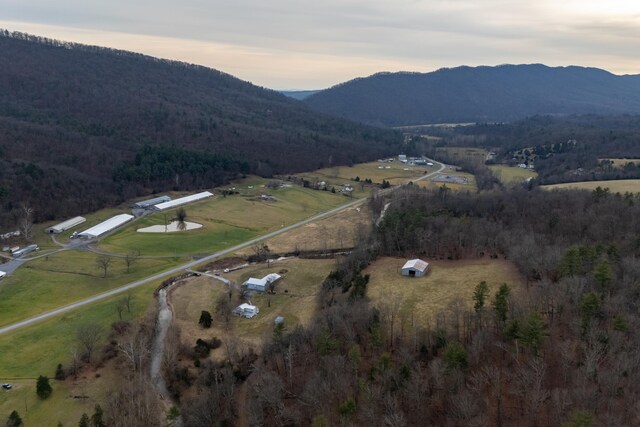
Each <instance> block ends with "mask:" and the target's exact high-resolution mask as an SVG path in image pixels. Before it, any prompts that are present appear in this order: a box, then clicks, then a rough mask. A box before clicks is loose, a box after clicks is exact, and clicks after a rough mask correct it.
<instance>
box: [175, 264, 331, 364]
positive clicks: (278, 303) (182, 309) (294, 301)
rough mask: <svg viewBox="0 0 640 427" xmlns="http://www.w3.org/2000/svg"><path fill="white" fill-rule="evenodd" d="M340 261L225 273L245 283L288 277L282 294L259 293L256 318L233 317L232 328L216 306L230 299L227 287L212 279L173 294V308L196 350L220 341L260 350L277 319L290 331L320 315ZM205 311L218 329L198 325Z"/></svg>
mask: <svg viewBox="0 0 640 427" xmlns="http://www.w3.org/2000/svg"><path fill="white" fill-rule="evenodd" d="M335 263H336V261H335V260H333V259H331V260H308V259H298V258H291V259H287V260H282V261H274V262H271V263H270V265H269V266H267V264H264V263H262V264H255V265H251V266H249V267H247V268H243V269H240V270H236V271H233V272H231V273H228V274H224V277H225V278H227V279H229V280H232V281H234V282H236V283H238V284H242V283H243V282H244V281H245V280H247V279H248V278H249V277H263V276H265V275H267V274H269V273H281V275H282V276H283V278H282V279H281V280H280V281H279V282H277V284H276V293H275V294H274V295H268V294H265V293H256V294H254V295H253V297H252V298H251V303H252V304H253V305H256V306H257V307H258V308H259V309H260V313H259V314H258V315H257V316H256V317H254V318H253V319H245V318H242V317H232V318H231V322H230V324H229V328H228V329H227V328H226V326H225V325H224V322H223V321H222V319H221V318H219V317H218V316H215V303H216V300H217V299H218V297H220V296H221V295H226V294H228V291H227V287H226V285H225V284H224V283H222V282H221V281H218V280H216V279H213V278H211V277H207V276H200V277H196V278H193V279H189V280H188V281H187V282H186V283H185V284H183V285H181V286H180V287H178V288H176V289H175V290H174V291H173V292H172V296H171V303H172V305H173V308H174V313H175V321H176V323H177V325H178V326H179V327H180V331H181V336H182V341H183V342H184V343H186V344H188V345H191V346H193V345H195V342H196V340H197V339H198V338H202V339H210V338H213V337H218V338H220V339H222V340H223V341H225V342H226V341H228V340H229V339H232V338H234V337H235V338H237V339H238V340H239V341H240V342H243V343H244V344H246V345H251V346H253V347H254V348H255V347H259V346H260V345H261V344H262V343H263V341H264V339H266V338H269V337H271V336H272V333H273V327H274V323H273V321H274V319H275V318H276V317H277V316H283V317H284V318H285V327H286V328H293V327H295V325H298V324H300V325H307V324H308V323H309V322H310V321H311V319H312V317H313V314H314V313H315V307H316V294H317V292H318V289H319V288H320V286H321V285H322V282H323V281H324V279H325V278H326V276H327V275H328V274H329V272H330V271H331V270H332V269H333V268H334V267H335ZM240 303H241V301H240V300H239V299H238V295H237V294H236V293H234V294H233V295H232V305H234V306H236V305H239V304H240ZM202 310H208V311H209V312H210V313H211V314H212V315H213V316H214V324H213V326H212V327H211V328H209V329H203V328H201V327H200V326H199V325H198V319H199V318H200V313H201V311H202ZM212 355H213V357H214V358H216V357H223V356H224V348H220V349H218V350H216V351H214V352H213V353H212Z"/></svg>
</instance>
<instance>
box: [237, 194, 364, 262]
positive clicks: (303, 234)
mask: <svg viewBox="0 0 640 427" xmlns="http://www.w3.org/2000/svg"><path fill="white" fill-rule="evenodd" d="M371 223H372V220H371V210H370V209H369V208H368V206H367V204H366V203H363V204H361V205H360V206H359V207H357V208H356V207H353V208H349V209H346V210H344V211H342V212H340V213H337V214H335V215H332V216H330V217H329V218H323V219H321V220H319V221H315V222H312V223H309V224H305V225H303V226H302V227H298V228H296V229H293V230H291V231H289V232H287V233H284V234H280V235H278V236H276V237H272V238H271V239H269V240H268V241H267V242H266V244H267V246H269V249H270V250H271V251H272V252H274V253H278V254H284V253H288V252H294V251H296V250H299V251H316V250H326V249H343V248H350V247H353V246H355V245H356V243H357V241H358V237H359V236H361V234H360V233H367V232H368V231H369V228H370V227H371ZM237 254H238V255H240V256H247V255H251V254H253V250H252V248H245V249H243V250H240V251H238V252H237Z"/></svg>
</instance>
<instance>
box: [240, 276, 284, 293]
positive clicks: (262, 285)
mask: <svg viewBox="0 0 640 427" xmlns="http://www.w3.org/2000/svg"><path fill="white" fill-rule="evenodd" d="M280 278H281V276H280V275H279V274H277V273H271V274H267V275H266V276H264V277H263V278H262V279H256V278H254V277H250V278H249V280H247V281H246V282H244V283H243V285H245V286H246V287H247V289H251V290H254V291H259V292H265V291H266V290H267V289H269V285H270V284H272V283H275V282H277V281H278V280H280Z"/></svg>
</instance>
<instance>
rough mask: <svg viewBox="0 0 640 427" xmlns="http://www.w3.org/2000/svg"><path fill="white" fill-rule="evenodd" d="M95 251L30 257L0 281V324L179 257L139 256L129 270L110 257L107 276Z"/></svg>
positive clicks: (105, 287)
mask: <svg viewBox="0 0 640 427" xmlns="http://www.w3.org/2000/svg"><path fill="white" fill-rule="evenodd" d="M97 259H98V255H96V254H93V253H91V252H85V251H66V252H59V253H57V254H53V255H50V256H49V257H44V258H40V259H37V260H34V261H30V262H28V263H27V264H25V265H23V266H22V267H20V268H19V269H18V270H16V271H15V273H14V274H12V275H11V276H8V277H6V278H5V279H3V280H2V281H0V313H2V316H0V326H5V325H8V324H11V323H14V322H17V321H20V320H24V319H26V318H28V317H31V316H34V315H37V314H40V313H43V312H46V311H50V310H53V309H56V308H59V307H62V306H65V305H67V304H70V303H73V302H76V301H79V300H82V299H84V298H87V297H90V296H92V295H96V294H100V293H103V292H106V291H108V290H110V289H113V288H117V287H118V286H122V285H125V284H127V283H130V282H133V281H135V280H138V279H141V278H144V277H147V276H150V275H152V274H155V273H157V272H159V271H162V270H166V269H169V268H170V267H173V266H175V265H177V264H178V263H179V262H181V261H179V260H175V259H172V258H166V259H139V260H136V261H135V263H134V264H133V265H132V267H131V270H130V272H129V273H127V272H126V264H125V262H124V260H123V259H121V258H112V264H111V266H110V267H109V268H108V270H107V277H106V278H105V277H102V276H103V271H101V270H100V269H99V267H98V266H97V264H96V260H97Z"/></svg>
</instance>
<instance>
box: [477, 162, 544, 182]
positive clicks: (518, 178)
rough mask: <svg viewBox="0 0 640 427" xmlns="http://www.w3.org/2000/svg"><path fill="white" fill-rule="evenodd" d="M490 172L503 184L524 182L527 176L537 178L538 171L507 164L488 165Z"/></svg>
mask: <svg viewBox="0 0 640 427" xmlns="http://www.w3.org/2000/svg"><path fill="white" fill-rule="evenodd" d="M489 169H491V172H493V174H494V175H495V176H496V177H497V178H498V179H499V180H500V182H502V183H503V184H517V183H519V182H524V181H526V180H527V179H529V178H534V179H535V178H537V177H538V173H537V172H536V171H534V170H532V169H524V168H520V167H517V166H507V165H491V166H489Z"/></svg>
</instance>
